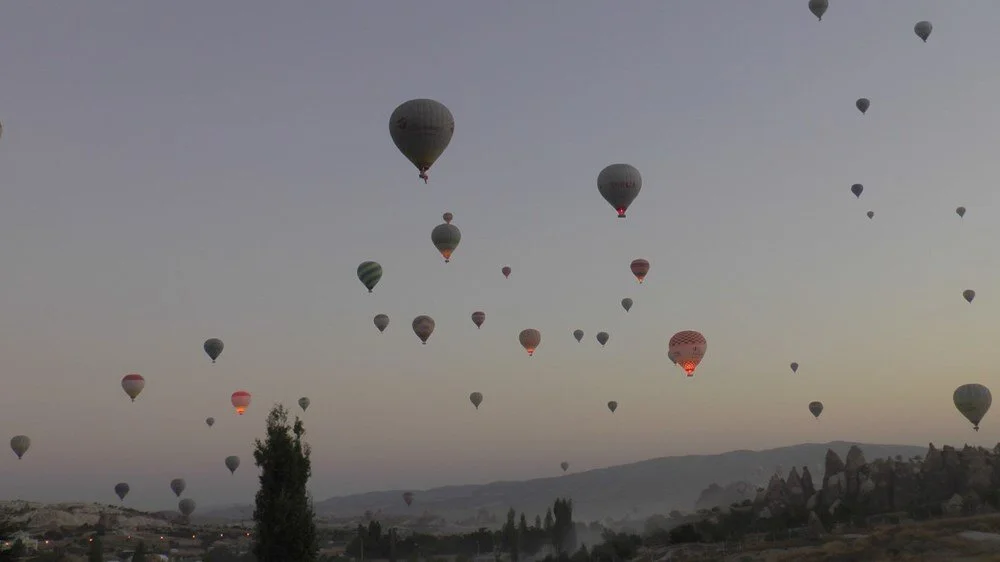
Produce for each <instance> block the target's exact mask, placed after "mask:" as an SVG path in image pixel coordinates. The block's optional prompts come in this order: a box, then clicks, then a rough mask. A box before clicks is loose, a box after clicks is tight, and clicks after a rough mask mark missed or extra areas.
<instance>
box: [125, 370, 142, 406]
mask: <svg viewBox="0 0 1000 562" xmlns="http://www.w3.org/2000/svg"><path fill="white" fill-rule="evenodd" d="M144 388H146V379H144V378H142V375H139V374H136V373H132V374H131V375H125V376H124V377H122V390H124V391H125V394H127V395H128V397H129V398H131V399H132V401H133V402H135V398H136V397H137V396H139V393H140V392H142V389H144Z"/></svg>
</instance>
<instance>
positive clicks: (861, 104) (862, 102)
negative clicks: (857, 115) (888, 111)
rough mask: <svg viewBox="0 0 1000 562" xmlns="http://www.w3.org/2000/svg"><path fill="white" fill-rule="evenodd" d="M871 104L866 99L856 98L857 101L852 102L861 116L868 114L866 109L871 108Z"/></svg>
mask: <svg viewBox="0 0 1000 562" xmlns="http://www.w3.org/2000/svg"><path fill="white" fill-rule="evenodd" d="M871 104H872V102H871V100H869V99H868V98H858V101H856V102H854V106H855V107H857V108H858V111H860V112H861V114H862V115H864V114H865V113H868V108H869V107H871Z"/></svg>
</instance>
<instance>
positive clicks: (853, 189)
mask: <svg viewBox="0 0 1000 562" xmlns="http://www.w3.org/2000/svg"><path fill="white" fill-rule="evenodd" d="M864 190H865V186H863V185H861V184H860V183H856V184H854V185H852V186H851V193H853V194H854V196H855V197H861V192H862V191H864Z"/></svg>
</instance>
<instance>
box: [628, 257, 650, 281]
mask: <svg viewBox="0 0 1000 562" xmlns="http://www.w3.org/2000/svg"><path fill="white" fill-rule="evenodd" d="M629 269H631V270H632V275H635V278H636V279H638V280H639V283H642V282H643V280H645V279H646V275H649V262H648V261H646V260H644V259H642V258H639V259H634V260H632V263H631V265H629Z"/></svg>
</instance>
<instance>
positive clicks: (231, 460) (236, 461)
mask: <svg viewBox="0 0 1000 562" xmlns="http://www.w3.org/2000/svg"><path fill="white" fill-rule="evenodd" d="M239 467H240V458H239V457H237V456H236V455H232V456H229V457H226V468H228V469H229V473H230V474H236V469H237V468H239Z"/></svg>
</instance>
